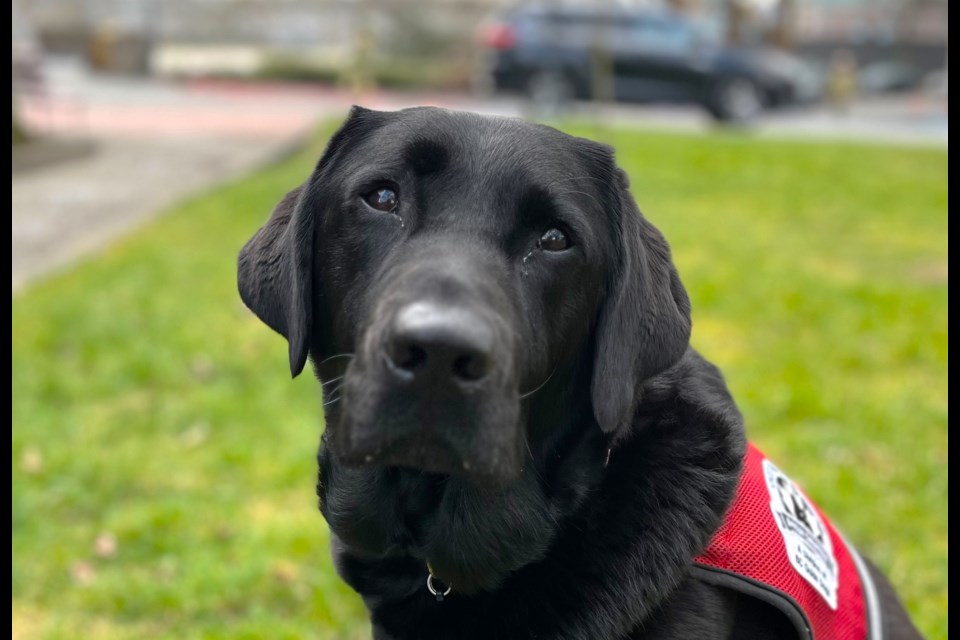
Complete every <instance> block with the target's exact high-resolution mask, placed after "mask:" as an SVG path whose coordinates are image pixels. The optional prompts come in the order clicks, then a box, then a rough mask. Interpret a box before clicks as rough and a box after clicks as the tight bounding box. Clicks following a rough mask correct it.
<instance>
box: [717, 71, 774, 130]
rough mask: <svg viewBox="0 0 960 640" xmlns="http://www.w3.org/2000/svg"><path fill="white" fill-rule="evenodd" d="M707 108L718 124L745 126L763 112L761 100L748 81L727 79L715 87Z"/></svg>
mask: <svg viewBox="0 0 960 640" xmlns="http://www.w3.org/2000/svg"><path fill="white" fill-rule="evenodd" d="M707 108H708V110H709V111H710V114H711V115H712V116H713V117H714V118H716V119H717V120H719V121H720V122H726V123H730V124H747V123H749V122H751V121H752V120H754V119H755V118H756V117H757V116H758V115H760V112H761V111H763V98H762V97H761V95H760V91H759V89H757V85H755V84H754V83H753V82H751V81H750V80H749V79H747V78H729V79H727V80H723V81H721V82H720V83H719V84H718V85H717V86H716V88H715V89H714V91H713V96H712V99H711V101H710V103H709V104H708V105H707Z"/></svg>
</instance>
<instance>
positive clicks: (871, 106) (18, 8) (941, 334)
mask: <svg viewBox="0 0 960 640" xmlns="http://www.w3.org/2000/svg"><path fill="white" fill-rule="evenodd" d="M947 24H948V3H947V2H946V0H804V1H800V0H672V1H666V0H664V1H654V0H650V1H646V2H645V1H636V2H627V1H624V2H587V1H583V2H571V1H567V2H563V1H559V0H558V1H554V2H539V3H515V2H503V1H502V0H432V1H415V0H284V1H268V0H163V1H161V0H32V1H30V2H27V1H21V0H14V2H13V3H12V27H13V33H12V105H13V124H12V132H13V133H12V138H13V143H12V160H13V161H12V167H13V169H12V182H13V185H12V191H13V196H12V197H13V206H12V213H11V218H12V256H13V257H12V301H13V311H12V352H13V353H12V361H13V364H12V367H13V382H12V393H13V426H12V446H13V451H12V483H13V487H12V536H13V538H12V560H13V566H12V585H13V586H12V590H13V595H12V618H13V637H14V638H76V637H90V638H145V637H151V638H153V637H158V638H185V637H204V638H238V637H250V638H259V637H288V638H365V637H369V631H368V627H367V623H366V619H365V615H364V612H363V608H362V605H361V603H360V602H359V600H358V599H357V598H356V597H355V596H354V595H353V594H352V592H350V590H349V589H347V588H346V587H345V586H343V585H342V584H341V583H340V582H339V580H338V579H337V578H336V576H335V574H334V572H333V569H332V567H331V564H330V560H329V549H328V538H327V529H326V525H325V523H324V522H323V521H322V518H321V517H320V515H319V513H318V512H317V510H316V505H315V497H314V495H313V485H314V482H315V479H314V476H315V472H316V469H315V462H314V460H313V455H314V449H315V446H316V443H317V441H318V438H319V434H320V432H321V430H322V420H321V419H320V417H319V416H320V415H321V411H320V400H319V394H318V389H319V387H318V385H316V383H314V382H313V381H311V380H309V379H308V378H309V376H304V377H301V379H298V380H296V381H295V382H290V381H289V380H288V375H287V367H286V363H285V352H286V350H285V345H284V342H283V340H282V338H280V337H278V336H275V335H273V334H271V333H270V331H269V330H268V329H266V328H265V327H264V326H262V325H261V324H260V323H259V321H257V320H256V319H255V318H253V317H252V316H251V315H250V314H249V313H248V312H247V311H246V310H245V309H244V308H243V306H242V304H241V303H240V301H239V298H238V296H237V295H236V287H235V271H234V267H235V259H236V253H237V251H238V250H239V248H240V246H242V244H243V242H244V241H245V240H246V239H247V238H248V237H250V236H251V235H252V234H253V233H254V232H255V231H256V229H257V228H258V227H259V226H260V225H261V224H262V223H263V222H264V221H265V220H266V218H267V217H268V215H269V212H270V210H271V209H272V207H273V205H274V204H275V202H276V201H278V200H279V199H280V197H281V196H282V195H283V194H284V193H285V192H286V191H287V190H289V189H290V188H292V187H294V186H296V185H297V184H299V183H300V182H302V181H303V180H304V179H305V178H306V177H307V175H308V174H309V171H310V169H311V167H312V165H313V164H314V163H315V162H316V159H317V158H318V157H319V155H320V154H321V153H322V149H323V146H324V144H325V141H326V139H327V137H328V136H329V135H330V133H332V131H333V130H334V129H335V127H336V126H337V124H338V122H339V121H340V120H342V118H343V116H344V115H345V113H346V111H347V109H348V108H349V106H350V105H351V104H354V103H357V104H362V105H364V106H366V107H369V108H374V109H397V108H403V107H406V106H413V105H420V104H431V105H437V106H444V107H449V108H455V109H465V110H471V111H478V112H482V113H491V114H502V115H509V116H519V117H525V118H529V119H534V120H538V121H544V122H547V123H550V124H552V125H554V126H558V127H560V128H562V129H564V130H566V131H569V132H571V133H573V134H576V135H582V136H586V137H590V138H594V139H599V140H602V141H605V142H608V143H610V144H612V145H614V146H615V147H616V149H617V158H618V162H619V163H620V164H621V166H622V167H623V168H624V169H626V170H627V171H628V173H629V174H630V175H631V178H632V184H633V192H634V196H635V198H636V199H637V201H638V203H639V204H640V207H641V208H642V209H643V210H644V212H645V214H646V215H647V216H648V217H649V218H651V219H652V220H653V221H654V223H655V224H657V226H659V227H660V228H661V229H662V230H663V231H664V233H665V234H666V236H667V238H668V239H669V240H670V242H671V244H672V246H673V250H674V256H675V260H676V262H677V264H678V266H679V269H680V272H681V275H682V277H683V278H684V281H685V283H686V285H687V287H688V289H689V290H690V294H691V299H692V301H693V305H694V313H695V316H694V321H695V322H694V326H695V329H694V335H693V343H694V346H696V347H697V348H698V349H699V350H700V351H701V352H702V353H704V355H706V357H707V358H708V359H710V360H712V361H714V362H715V363H717V364H718V365H719V366H720V367H721V369H723V370H724V372H725V374H726V376H727V379H728V382H729V384H730V386H731V388H732V390H733V393H734V396H735V397H736V398H737V400H738V402H739V404H740V406H741V408H742V410H743V412H744V414H745V417H746V419H747V425H748V430H749V433H750V436H751V438H752V439H753V440H755V441H756V442H757V443H758V444H759V445H760V446H761V448H763V449H765V450H766V451H767V452H768V453H769V454H770V455H771V456H772V457H773V458H774V459H776V460H777V461H778V463H779V464H780V465H781V466H782V467H783V468H784V469H785V470H787V471H788V472H789V473H791V475H792V476H793V477H794V478H795V479H796V480H798V481H799V482H800V483H801V484H802V485H803V486H805V488H806V489H807V491H808V493H810V495H811V496H812V497H813V498H814V499H815V500H816V501H818V502H819V503H821V505H822V506H823V507H824V508H825V510H826V511H827V512H828V513H830V514H832V517H833V518H834V520H835V522H836V523H837V524H838V525H839V526H840V527H842V528H843V529H844V531H845V532H846V535H847V537H849V538H851V539H852V540H853V541H854V542H855V543H857V544H858V546H860V547H861V549H862V550H864V551H865V552H866V554H867V555H869V556H871V557H872V558H873V559H874V560H875V561H876V562H877V563H878V564H879V565H880V566H881V567H882V568H883V569H884V570H885V571H886V573H887V574H888V575H889V576H890V577H891V579H892V581H893V582H894V584H895V585H896V586H897V587H898V589H899V590H900V593H901V594H902V595H903V597H904V599H905V601H906V603H907V605H908V608H909V609H910V611H911V613H912V614H913V615H914V617H915V619H916V621H917V623H918V625H919V626H920V627H921V629H922V630H923V631H924V633H925V634H926V635H927V637H930V638H946V637H947V613H946V612H947V605H948V595H947V594H948V589H947V559H948V553H947V551H948V544H947V515H948V514H947V506H946V505H947V479H948V465H947V462H948V459H947V285H948V263H947V250H948V246H947V209H948V188H947V173H948V171H947V170H948V153H947V147H948V88H947V78H948V74H947V62H948V53H947V38H948V34H947Z"/></svg>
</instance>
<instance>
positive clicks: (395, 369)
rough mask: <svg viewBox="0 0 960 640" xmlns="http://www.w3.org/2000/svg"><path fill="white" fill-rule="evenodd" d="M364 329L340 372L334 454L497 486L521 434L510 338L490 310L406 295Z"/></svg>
mask: <svg viewBox="0 0 960 640" xmlns="http://www.w3.org/2000/svg"><path fill="white" fill-rule="evenodd" d="M384 315H386V317H387V319H386V320H385V321H382V322H379V323H375V324H374V325H373V326H371V327H370V328H369V329H368V331H367V334H368V335H367V336H366V337H365V339H364V340H363V348H362V349H361V350H360V352H358V354H357V358H356V359H355V360H354V362H353V363H351V366H350V368H348V370H347V374H346V384H345V387H344V388H345V391H344V395H343V401H342V403H343V406H342V407H341V410H340V417H341V419H340V420H339V424H337V425H335V426H334V428H333V435H334V445H335V451H336V453H337V455H338V456H339V457H340V458H341V459H342V460H343V461H344V462H346V463H347V464H354V465H366V464H378V465H390V466H402V467H412V468H416V469H421V470H424V471H429V472H434V473H443V474H458V475H467V476H470V477H472V478H474V479H476V480H478V481H480V482H481V483H492V484H497V485H502V484H506V483H509V482H510V481H512V480H513V479H515V478H516V476H517V474H518V473H519V471H520V465H521V461H522V455H521V452H522V450H523V434H522V432H521V428H520V422H519V419H518V416H519V406H520V403H519V399H518V393H517V388H516V382H515V377H514V375H513V374H512V372H513V370H514V366H513V349H512V346H513V345H512V337H511V335H510V332H509V331H508V330H507V329H506V323H505V322H504V321H502V320H500V319H498V318H497V317H496V315H495V314H494V313H491V312H487V313H484V312H483V311H482V307H479V306H476V307H475V306H471V305H470V304H468V303H454V304H442V303H439V302H436V301H432V300H429V299H427V300H416V301H412V302H407V303H405V304H402V305H398V306H397V308H396V310H395V311H394V312H392V313H389V314H384Z"/></svg>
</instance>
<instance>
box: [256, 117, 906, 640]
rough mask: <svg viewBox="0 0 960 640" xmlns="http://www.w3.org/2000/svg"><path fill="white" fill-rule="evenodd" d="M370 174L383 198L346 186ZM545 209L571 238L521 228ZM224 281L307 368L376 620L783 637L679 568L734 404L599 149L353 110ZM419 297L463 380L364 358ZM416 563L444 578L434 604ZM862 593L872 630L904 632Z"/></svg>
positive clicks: (888, 599) (507, 629)
mask: <svg viewBox="0 0 960 640" xmlns="http://www.w3.org/2000/svg"><path fill="white" fill-rule="evenodd" d="M381 188H389V189H391V190H394V191H395V192H396V193H398V194H399V202H400V204H399V205H398V207H397V209H396V210H395V211H393V212H385V211H381V210H377V209H375V208H373V207H371V206H368V205H367V204H365V202H364V201H365V196H366V195H367V194H369V193H370V192H374V191H375V190H377V189H381ZM551 228H557V229H560V230H561V231H562V232H563V233H564V234H566V236H567V237H568V238H570V239H571V246H570V247H569V248H568V249H566V250H564V251H547V250H544V249H543V248H542V247H541V245H540V244H539V238H540V235H541V234H542V233H543V232H544V231H545V230H547V229H551ZM239 288H240V293H241V296H242V297H243V300H244V302H245V303H246V304H247V305H248V306H249V307H250V308H251V309H252V310H253V311H254V312H255V313H256V314H257V315H258V316H260V318H262V319H263V320H264V322H266V323H267V324H268V325H269V326H270V327H272V328H273V329H274V330H276V331H278V332H279V333H281V334H283V335H284V336H286V337H287V338H288V340H289V345H290V368H291V372H292V373H293V374H294V375H296V374H298V373H299V372H300V370H301V369H302V368H303V366H304V364H305V361H306V358H307V354H308V352H309V354H310V356H311V358H312V360H313V363H314V370H315V373H316V375H317V377H318V378H319V379H320V380H321V382H323V384H324V399H325V402H326V406H327V409H326V413H327V425H328V426H327V430H326V432H325V433H324V436H323V443H322V446H321V449H320V453H319V456H318V458H319V466H320V474H319V482H318V486H317V490H318V495H319V498H320V509H321V511H322V512H323V515H324V517H325V518H326V519H327V521H328V523H329V524H330V528H331V531H332V540H333V547H334V549H333V552H334V557H335V561H336V566H337V569H338V571H339V572H340V574H341V576H342V577H343V578H344V580H346V581H347V582H348V583H349V584H350V585H351V586H352V587H353V588H354V589H356V590H357V591H358V592H359V593H360V594H361V596H362V597H363V599H364V601H365V602H366V604H367V606H368V608H369V610H370V614H371V619H372V624H373V630H374V637H375V638H382V639H387V638H396V639H406V638H410V639H413V638H428V639H430V640H444V639H471V638H477V639H483V640H491V639H495V638H541V639H561V638H565V639H571V640H572V639H588V638H611V639H617V638H761V637H769V638H784V637H790V636H791V634H792V633H793V631H792V629H791V628H790V627H789V626H788V625H787V623H786V621H785V619H784V618H783V617H782V616H781V615H780V614H779V613H777V612H776V611H775V610H773V609H772V608H770V607H769V606H768V605H765V604H763V603H760V602H758V601H754V600H751V599H750V598H746V597H744V596H739V595H737V594H735V593H733V592H730V591H726V590H725V589H723V588H720V587H716V586H710V585H707V584H705V583H704V582H702V581H699V580H697V579H696V578H695V577H694V575H692V574H691V571H690V569H691V559H692V558H693V557H694V556H695V555H697V554H698V553H699V552H700V551H701V550H702V549H703V547H704V545H705V544H706V543H707V541H708V540H709V538H710V536H711V535H712V533H713V532H714V531H715V530H716V528H717V527H718V525H719V523H720V521H721V519H722V517H723V514H724V511H725V509H726V508H727V506H728V504H729V502H730V500H731V497H732V495H733V491H734V489H735V486H736V482H737V479H738V474H739V470H740V464H741V459H742V456H743V453H744V449H745V439H744V435H743V426H742V420H741V417H740V414H739V412H738V410H737V408H736V405H735V403H734V402H733V399H732V398H731V397H730V394H729V393H728V391H727V389H726V386H725V384H724V382H723V378H722V376H721V375H720V373H719V372H718V371H717V369H716V368H715V367H713V366H712V365H711V364H709V363H708V362H707V361H705V360H704V359H703V358H702V357H700V356H699V355H698V354H697V353H696V352H694V351H693V350H692V349H691V348H690V347H689V344H688V340H689V336H690V329H691V326H690V303H689V301H688V299H687V295H686V292H685V291H684V289H683V286H682V284H681V282H680V279H679V277H678V275H677V272H676V270H675V268H674V266H673V264H672V262H671V259H670V251H669V248H668V246H667V243H666V241H665V240H664V239H663V237H662V236H661V234H660V233H659V231H657V230H656V228H655V227H653V225H652V224H650V223H649V222H648V221H647V220H646V219H645V218H644V217H643V216H642V215H641V214H640V212H639V211H638V210H637V207H636V205H635V204H634V201H633V198H632V197H631V196H630V193H629V191H628V185H627V179H626V176H625V175H624V174H623V172H622V171H620V170H619V169H617V168H616V165H615V163H614V159H613V153H612V150H611V149H610V148H608V147H606V146H604V145H600V144H597V143H595V142H591V141H589V140H584V139H580V138H573V137H570V136H567V135H565V134H562V133H560V132H557V131H555V130H553V129H549V128H547V127H542V126H538V125H533V124H529V123H526V122H522V121H519V120H509V119H502V118H486V117H481V116H476V115H473V114H464V113H455V112H449V111H444V110H439V109H428V108H418V109H411V110H406V111H402V112H396V113H379V112H373V111H368V110H364V109H359V108H355V109H354V110H353V111H352V112H351V115H350V117H349V118H348V120H347V122H346V123H345V124H344V125H343V127H342V128H341V129H340V131H339V132H337V134H336V135H335V136H334V137H333V139H332V140H331V142H330V144H329V147H328V149H327V151H326V153H325V154H324V156H323V157H322V158H321V160H320V162H319V163H318V164H317V167H316V169H315V171H314V172H313V175H312V176H311V177H310V179H309V180H308V181H307V182H306V183H305V184H304V185H303V186H301V187H299V188H297V189H295V190H294V191H292V192H291V193H289V194H288V195H287V196H286V197H285V198H284V199H283V200H282V201H281V203H280V204H279V205H278V207H277V209H276V210H275V211H274V214H273V217H272V218H271V219H270V221H269V222H268V223H267V224H266V226H264V227H263V228H262V229H261V230H260V231H259V232H258V234H257V235H256V236H254V238H253V239H252V240H250V242H249V243H248V244H247V245H246V246H245V247H244V249H243V251H242V252H241V254H240V263H239ZM424 303H427V304H429V305H433V306H430V307H428V308H429V309H443V310H454V311H456V313H458V314H459V315H458V316H457V317H458V318H463V319H464V320H463V321H462V322H463V323H465V324H469V325H470V326H471V327H473V329H472V330H475V333H476V331H479V332H480V334H479V335H482V336H485V339H487V340H488V341H489V343H490V345H492V346H490V351H489V355H491V356H492V364H491V366H490V368H489V370H485V373H484V375H483V376H482V377H478V378H477V379H470V380H466V381H465V380H463V379H456V380H453V379H451V380H446V379H445V378H444V379H442V380H441V382H442V384H432V383H431V384H430V385H426V386H416V385H417V384H418V383H417V378H416V376H414V375H413V374H409V375H408V372H407V373H405V372H403V371H399V370H398V369H397V367H396V363H395V362H393V361H391V359H390V358H391V357H392V356H388V355H385V354H387V353H388V347H389V345H392V344H395V338H396V332H397V331H398V329H397V328H396V327H397V323H398V320H397V318H398V317H399V314H400V313H401V311H402V310H404V309H409V308H411V305H417V304H424ZM456 328H457V327H456V326H454V329H456ZM392 341H393V342H392ZM484 344H486V343H484ZM431 357H432V356H431ZM441 373H442V372H441ZM444 375H445V374H444ZM341 378H342V379H341ZM427 563H429V564H430V566H431V568H432V570H433V573H434V575H435V577H436V578H437V579H438V580H439V581H440V583H441V585H444V584H446V585H453V593H452V594H451V595H449V596H448V597H447V598H446V599H445V600H444V601H443V602H437V601H436V599H435V598H434V597H433V596H431V595H430V594H429V593H428V591H427V589H426V584H425V581H426V578H427ZM884 585H886V583H885V582H884ZM882 591H883V594H884V600H885V603H886V606H887V608H888V609H889V614H888V615H889V619H890V620H894V621H895V622H897V624H902V625H903V626H902V629H901V630H900V631H899V632H898V633H893V634H891V637H897V638H909V637H914V636H912V635H911V634H912V633H915V630H913V627H912V625H910V623H909V619H908V618H906V614H905V613H903V611H902V608H901V607H900V606H899V604H898V603H897V602H896V597H895V595H894V594H893V591H892V589H886V588H885V589H884V590H882ZM904 621H905V622H904ZM895 628H896V627H891V629H895Z"/></svg>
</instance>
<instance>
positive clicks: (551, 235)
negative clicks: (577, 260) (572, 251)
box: [537, 227, 570, 251]
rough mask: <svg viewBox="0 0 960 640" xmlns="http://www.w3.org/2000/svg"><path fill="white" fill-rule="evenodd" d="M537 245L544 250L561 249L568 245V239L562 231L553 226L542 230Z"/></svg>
mask: <svg viewBox="0 0 960 640" xmlns="http://www.w3.org/2000/svg"><path fill="white" fill-rule="evenodd" d="M537 246H538V247H540V248H541V249H543V250H544V251H563V250H564V249H566V248H567V247H569V246H570V241H569V240H568V239H567V235H566V234H565V233H564V232H563V231H560V229H557V228H556V227H554V228H553V229H547V230H546V231H544V232H543V235H542V236H540V240H539V241H538V242H537Z"/></svg>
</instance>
